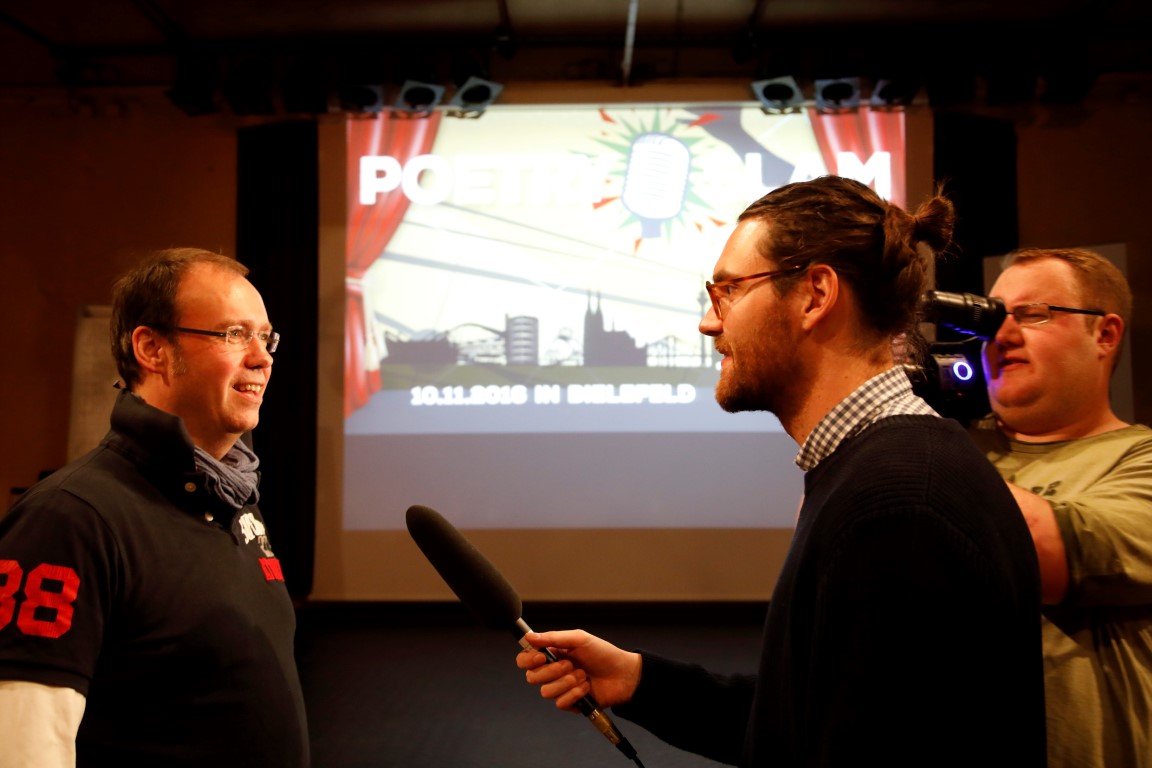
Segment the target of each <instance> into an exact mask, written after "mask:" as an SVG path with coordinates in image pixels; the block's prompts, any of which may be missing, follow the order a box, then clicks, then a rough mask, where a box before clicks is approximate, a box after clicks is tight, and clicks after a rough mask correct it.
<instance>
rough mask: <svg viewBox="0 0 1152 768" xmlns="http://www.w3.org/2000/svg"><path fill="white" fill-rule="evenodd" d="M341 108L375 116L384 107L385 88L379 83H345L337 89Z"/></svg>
mask: <svg viewBox="0 0 1152 768" xmlns="http://www.w3.org/2000/svg"><path fill="white" fill-rule="evenodd" d="M336 98H337V100H338V101H339V103H340V109H341V111H343V112H347V113H349V114H351V115H362V116H365V117H375V116H376V115H377V114H378V113H379V112H380V110H381V109H383V108H384V89H383V88H382V87H381V86H379V85H365V84H361V83H345V84H343V85H341V86H340V87H339V88H338V89H337V91H336Z"/></svg>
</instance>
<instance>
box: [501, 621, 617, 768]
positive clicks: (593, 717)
mask: <svg viewBox="0 0 1152 768" xmlns="http://www.w3.org/2000/svg"><path fill="white" fill-rule="evenodd" d="M516 628H517V629H518V630H520V635H519V637H520V647H521V648H523V649H524V650H526V651H540V652H541V653H543V654H544V655H545V656H546V657H548V663H549V664H551V663H552V662H554V661H558V660H559V659H557V658H556V654H554V653H552V651H551V650H549V649H548V648H536V647H534V646H533V645H532V644H531V643H529V642H528V641H526V640H525V639H524V634H525V633H527V632H531V631H532V628H531V627H529V626H528V622H526V621H524V619H522V618H521V619H516ZM576 707H577V708H578V709H579V710H580V711H581V712H582V713H584V716H585V717H587V718H588V719H589V720H590V721H592V725H594V726H596V730H598V731H600V733H602V734H604V736H605V737H606V738H607V739H608V741H610V742H612V743H613V744H614V745H615V746H616V748H617V749H618V750H620V751H621V752H623V753H624V756H625V757H627V758H628V759H629V760H632V761H636V759H637V758H636V748H635V747H633V746H632V745H631V744H630V743H629V742H628V739H626V738H624V736H623V734H621V733H620V731H619V729H617V728H616V726H615V725H614V724H613V723H612V721H611V720H609V719H608V715H606V714H604V713H603V712H601V711H600V705H599V704H597V703H596V699H594V698H592V694H587V695H585V696H584V697H583V698H581V699H580V701H578V702H576Z"/></svg>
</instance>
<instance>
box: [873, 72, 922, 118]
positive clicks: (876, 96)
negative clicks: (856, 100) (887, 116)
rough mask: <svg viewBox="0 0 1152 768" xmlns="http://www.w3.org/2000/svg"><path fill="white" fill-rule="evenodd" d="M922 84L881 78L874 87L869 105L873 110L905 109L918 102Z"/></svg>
mask: <svg viewBox="0 0 1152 768" xmlns="http://www.w3.org/2000/svg"><path fill="white" fill-rule="evenodd" d="M919 92H920V83H919V82H918V81H916V80H912V79H909V78H900V77H894V78H881V79H880V80H877V81H876V84H875V85H874V86H873V87H872V95H871V96H870V97H869V99H868V104H869V106H871V107H872V108H873V109H877V110H888V111H895V110H898V109H903V108H904V107H907V106H909V105H911V104H912V102H913V101H915V100H916V94H917V93H919Z"/></svg>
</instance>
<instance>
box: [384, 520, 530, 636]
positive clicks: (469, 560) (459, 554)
mask: <svg viewBox="0 0 1152 768" xmlns="http://www.w3.org/2000/svg"><path fill="white" fill-rule="evenodd" d="M406 521H407V524H408V533H409V534H411V536H412V540H413V541H415V542H416V546H418V547H420V551H422V552H423V553H424V556H425V557H426V558H428V562H430V563H431V564H432V567H433V568H435V569H436V571H437V573H439V574H440V577H441V578H442V579H444V582H445V583H446V584H447V585H448V586H449V587H451V588H452V591H453V592H455V593H456V596H457V597H459V598H460V602H462V603H464V605H466V606H467V607H468V610H470V611H471V612H472V615H473V616H475V617H476V620H477V621H479V622H480V623H481V624H483V625H484V626H486V627H488V628H490V629H500V630H508V631H510V632H512V633H513V634H514V635H516V636H517V637H519V629H518V627H517V622H518V621H519V620H520V615H521V612H522V610H523V605H522V603H521V601H520V596H519V595H518V594H516V590H515V589H513V588H512V585H511V584H509V583H508V581H507V580H506V579H505V578H504V577H503V576H502V575H500V572H499V571H497V570H496V568H495V567H494V566H493V565H492V563H490V562H488V559H487V558H486V557H484V555H482V554H481V553H480V550H478V549H476V547H474V546H472V543H471V542H469V541H468V540H467V539H466V538H464V537H463V536H462V535H461V534H460V532H459V531H458V530H456V528H455V527H454V526H453V525H452V524H451V523H449V522H448V521H447V520H445V519H444V517H443V516H442V515H441V514H440V513H439V512H437V511H436V510H434V509H429V508H428V507H424V506H420V505H418V504H417V505H413V506H411V507H409V508H408V512H407V515H406Z"/></svg>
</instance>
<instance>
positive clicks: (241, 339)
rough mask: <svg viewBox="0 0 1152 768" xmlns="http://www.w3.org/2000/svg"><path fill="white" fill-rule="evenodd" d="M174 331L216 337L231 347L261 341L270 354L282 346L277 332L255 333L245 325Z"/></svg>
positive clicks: (177, 327)
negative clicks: (208, 329) (221, 328)
mask: <svg viewBox="0 0 1152 768" xmlns="http://www.w3.org/2000/svg"><path fill="white" fill-rule="evenodd" d="M171 330H173V331H178V332H180V333H196V334H199V335H201V336H215V337H217V338H220V339H224V343H226V344H227V345H228V346H230V347H246V346H248V345H250V344H251V343H252V339H260V343H261V344H263V345H264V349H266V350H268V354H272V353H273V352H275V351H276V347H278V346H280V334H278V333H276V332H275V331H254V330H252V329H251V328H249V327H248V326H245V325H230V326H228V327H227V328H225V329H224V330H222V331H205V330H203V329H201V328H182V327H181V326H178V325H177V326H173V327H172V329H171Z"/></svg>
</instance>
